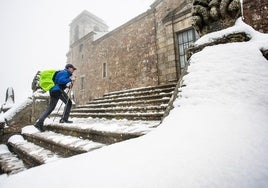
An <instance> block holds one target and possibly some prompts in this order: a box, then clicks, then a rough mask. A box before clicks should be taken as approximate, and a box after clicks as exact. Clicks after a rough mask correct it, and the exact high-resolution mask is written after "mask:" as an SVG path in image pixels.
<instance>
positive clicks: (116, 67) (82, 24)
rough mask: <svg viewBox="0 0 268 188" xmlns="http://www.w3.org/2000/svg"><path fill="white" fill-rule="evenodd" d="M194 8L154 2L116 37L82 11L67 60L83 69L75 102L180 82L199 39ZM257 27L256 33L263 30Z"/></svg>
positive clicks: (183, 1)
mask: <svg viewBox="0 0 268 188" xmlns="http://www.w3.org/2000/svg"><path fill="white" fill-rule="evenodd" d="M258 1H261V0H258ZM192 3H193V0H155V1H154V3H153V4H152V5H151V8H150V9H149V10H147V11H146V12H144V13H142V14H140V15H138V16H137V17H135V18H134V19H132V20H130V21H128V22H127V23H125V24H123V25H122V26H120V27H118V28H116V29H114V30H113V31H111V32H107V28H108V27H107V25H106V24H105V23H104V22H103V21H102V20H101V19H100V18H97V17H96V16H94V15H92V14H90V13H89V12H88V11H83V12H82V13H81V14H80V15H79V16H78V17H76V18H75V19H74V20H73V21H72V23H71V24H70V49H69V52H68V54H67V62H68V63H72V64H74V65H75V66H76V67H77V68H78V70H77V71H76V75H77V81H76V84H75V86H74V88H73V90H74V95H75V99H76V102H77V103H78V104H84V103H86V102H88V101H90V100H92V99H94V98H98V97H101V96H102V95H103V94H105V93H107V92H112V91H118V90H124V89H131V88H138V87H145V86H156V85H161V84H167V83H170V82H176V81H178V79H179V78H180V76H181V73H182V70H183V69H184V67H185V65H186V62H187V59H186V50H187V48H188V47H189V46H190V45H191V44H192V43H193V42H194V41H196V40H197V39H198V38H199V37H198V34H197V32H196V31H195V30H194V28H193V27H192V14H191V10H192ZM248 4H249V3H248ZM250 5H252V3H251V4H250ZM250 8H251V9H252V7H250ZM244 12H245V14H248V12H249V10H245V11H244ZM264 12H265V14H266V13H267V8H266V9H265V10H264ZM247 18H248V17H247ZM266 18H267V14H266ZM246 21H248V23H250V21H251V20H250V18H248V20H246ZM254 23H255V22H254ZM258 24H261V22H258V23H257V26H256V28H261V29H263V28H262V27H259V26H258ZM265 29H266V31H267V26H266V28H265ZM263 31H264V32H266V31H265V30H263Z"/></svg>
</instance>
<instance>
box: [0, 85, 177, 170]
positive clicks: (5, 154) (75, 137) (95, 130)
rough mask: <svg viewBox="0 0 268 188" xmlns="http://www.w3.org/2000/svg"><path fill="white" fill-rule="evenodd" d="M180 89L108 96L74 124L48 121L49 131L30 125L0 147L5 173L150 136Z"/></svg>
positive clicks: (75, 116) (76, 115)
mask: <svg viewBox="0 0 268 188" xmlns="http://www.w3.org/2000/svg"><path fill="white" fill-rule="evenodd" d="M174 89H175V84H169V85H163V86H158V87H144V88H138V89H131V90H125V91H118V92H112V93H108V94H105V95H104V96H103V97H102V98H99V99H95V100H93V101H90V102H88V103H87V104H85V105H80V106H77V107H76V108H74V109H73V110H72V112H71V120H73V121H74V122H73V123H72V124H67V123H64V124H60V123H58V122H59V119H60V117H51V118H48V119H47V120H46V122H45V129H46V131H45V132H42V133H41V132H39V131H38V130H37V129H35V128H34V126H32V125H29V126H26V127H24V128H23V129H22V132H21V134H20V135H14V136H12V137H11V138H10V139H9V140H8V143H7V144H6V145H5V144H2V145H0V167H1V168H0V174H2V173H7V174H14V173H17V172H20V171H23V170H26V169H28V168H31V167H34V166H38V165H42V164H45V163H48V162H50V161H55V160H59V159H62V158H65V157H70V156H73V155H77V154H81V153H85V152H90V151H93V150H95V149H99V148H102V147H106V146H107V145H110V144H113V143H116V142H121V141H124V140H127V139H131V138H136V137H139V136H142V135H145V134H147V133H148V132H150V131H151V130H153V129H154V128H155V127H157V126H158V125H159V124H160V121H161V118H162V117H163V115H164V113H165V110H166V108H167V105H168V102H169V100H170V98H171V96H172V93H173V91H174Z"/></svg>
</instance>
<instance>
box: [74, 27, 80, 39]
mask: <svg viewBox="0 0 268 188" xmlns="http://www.w3.org/2000/svg"><path fill="white" fill-rule="evenodd" d="M78 39H79V26H78V25H77V26H75V28H74V42H75V41H77V40H78Z"/></svg>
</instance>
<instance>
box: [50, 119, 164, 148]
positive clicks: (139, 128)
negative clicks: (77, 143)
mask: <svg viewBox="0 0 268 188" xmlns="http://www.w3.org/2000/svg"><path fill="white" fill-rule="evenodd" d="M86 121H91V123H76V122H74V123H72V124H68V123H64V124H62V123H60V124H59V123H53V124H48V125H46V126H45V129H46V130H48V131H53V132H57V133H60V134H63V135H71V136H75V137H79V138H83V139H90V140H92V141H94V142H99V143H103V144H113V143H116V142H121V141H124V140H128V139H131V138H136V137H139V136H143V135H144V134H146V133H148V132H149V131H151V130H152V129H153V128H152V127H154V126H157V125H158V124H159V121H152V122H148V121H146V122H141V121H127V120H104V119H101V120H97V119H91V120H86Z"/></svg>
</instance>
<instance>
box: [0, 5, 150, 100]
mask: <svg viewBox="0 0 268 188" xmlns="http://www.w3.org/2000/svg"><path fill="white" fill-rule="evenodd" d="M153 2H154V0H112V1H111V0H0V24H1V29H0V61H1V65H2V67H1V69H0V70H1V72H0V105H1V104H2V103H3V102H4V100H5V92H6V89H7V88H8V87H13V88H14V90H15V100H16V102H20V101H22V100H24V99H25V98H26V97H27V96H29V95H31V92H32V91H31V82H32V79H33V77H34V75H35V73H36V72H37V71H38V70H42V69H51V68H55V69H62V68H63V67H64V65H65V63H66V53H67V52H68V49H69V47H68V46H69V24H70V23H71V21H72V20H73V19H74V18H75V17H76V16H77V15H78V14H80V13H81V12H82V11H83V10H88V11H89V12H91V13H92V14H94V15H96V16H98V17H100V18H101V19H103V20H104V21H105V22H106V24H107V25H108V26H109V31H111V30H113V29H115V28H116V27H118V26H120V25H122V24H124V23H126V22H127V21H129V20H130V19H132V18H134V17H136V16H138V15H139V14H141V13H143V12H145V11H146V10H148V9H149V8H150V5H151V4H152V3H153Z"/></svg>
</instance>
